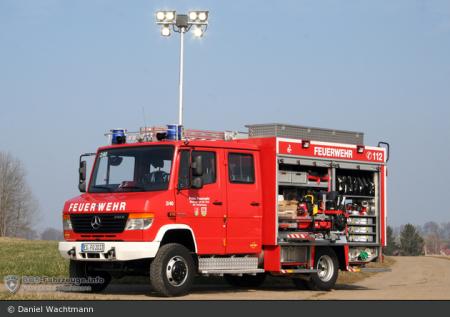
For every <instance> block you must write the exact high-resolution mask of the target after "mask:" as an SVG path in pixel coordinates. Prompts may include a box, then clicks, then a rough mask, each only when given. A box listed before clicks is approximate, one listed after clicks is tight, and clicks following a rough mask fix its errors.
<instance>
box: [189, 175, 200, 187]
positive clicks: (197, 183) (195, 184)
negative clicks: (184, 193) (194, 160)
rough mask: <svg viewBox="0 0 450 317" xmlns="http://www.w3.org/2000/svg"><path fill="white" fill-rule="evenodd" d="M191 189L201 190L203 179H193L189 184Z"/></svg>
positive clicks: (198, 177)
mask: <svg viewBox="0 0 450 317" xmlns="http://www.w3.org/2000/svg"><path fill="white" fill-rule="evenodd" d="M191 188H194V189H200V188H203V178H201V176H197V177H194V178H193V179H192V182H191Z"/></svg>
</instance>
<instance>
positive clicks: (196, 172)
mask: <svg viewBox="0 0 450 317" xmlns="http://www.w3.org/2000/svg"><path fill="white" fill-rule="evenodd" d="M191 169H192V176H194V177H198V176H203V160H202V157H201V156H200V155H198V156H196V157H195V158H194V160H193V161H192V163H191Z"/></svg>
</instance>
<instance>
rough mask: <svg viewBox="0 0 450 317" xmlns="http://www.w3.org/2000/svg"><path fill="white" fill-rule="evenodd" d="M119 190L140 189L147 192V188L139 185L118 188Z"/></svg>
mask: <svg viewBox="0 0 450 317" xmlns="http://www.w3.org/2000/svg"><path fill="white" fill-rule="evenodd" d="M117 189H120V190H126V189H140V190H144V191H145V190H146V188H145V187H142V186H137V185H129V186H123V187H118V188H117Z"/></svg>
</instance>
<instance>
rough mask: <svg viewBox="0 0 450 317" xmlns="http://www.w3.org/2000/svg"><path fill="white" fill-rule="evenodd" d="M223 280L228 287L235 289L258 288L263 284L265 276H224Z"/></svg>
mask: <svg viewBox="0 0 450 317" xmlns="http://www.w3.org/2000/svg"><path fill="white" fill-rule="evenodd" d="M224 278H225V280H226V281H227V282H228V283H229V284H230V285H232V286H235V287H243V288H245V287H258V286H261V285H262V284H263V283H264V281H265V279H266V274H256V275H249V274H243V275H242V276H237V275H225V276H224Z"/></svg>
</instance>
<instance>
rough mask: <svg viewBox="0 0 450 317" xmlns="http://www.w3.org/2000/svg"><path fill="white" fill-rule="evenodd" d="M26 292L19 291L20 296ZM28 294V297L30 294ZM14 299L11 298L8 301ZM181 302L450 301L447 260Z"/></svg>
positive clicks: (121, 293) (411, 260)
mask: <svg viewBox="0 0 450 317" xmlns="http://www.w3.org/2000/svg"><path fill="white" fill-rule="evenodd" d="M27 293H28V292H24V291H23V290H21V291H19V294H18V295H19V296H21V295H22V296H27V295H28V294H29V293H28V294H27ZM30 295H31V294H30ZM39 298H40V299H46V298H49V299H50V298H52V299H58V298H61V299H88V298H89V299H127V300H152V299H161V298H159V297H156V296H155V295H154V294H153V293H152V291H151V289H150V287H149V286H147V285H111V286H110V287H108V288H107V289H106V290H105V292H104V293H102V294H96V295H89V294H83V293H55V292H51V293H41V294H40V295H39ZM11 299H13V298H11ZM181 299H183V300H217V299H218V300H289V299H290V300H305V299H313V300H323V299H343V300H347V299H374V300H375V299H378V300H380V299H388V300H394V299H422V300H436V299H441V300H444V299H445V300H450V261H448V259H438V258H431V257H398V258H396V262H395V264H394V265H393V266H392V272H385V273H379V274H377V275H375V276H372V277H369V278H367V279H365V280H362V281H360V282H357V283H355V284H347V285H342V284H338V285H337V286H336V289H335V290H333V291H331V292H313V291H307V290H297V289H295V288H294V287H293V285H292V284H291V283H290V282H289V281H288V280H287V279H274V278H270V279H269V280H268V281H266V282H265V284H264V285H263V286H262V287H261V288H259V289H258V290H256V289H255V290H253V289H251V290H241V289H234V288H232V287H230V286H228V285H227V284H226V283H224V282H222V280H221V279H207V280H203V281H201V283H200V284H197V285H196V286H195V287H194V289H193V291H192V293H191V294H190V295H188V296H185V297H181Z"/></svg>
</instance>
